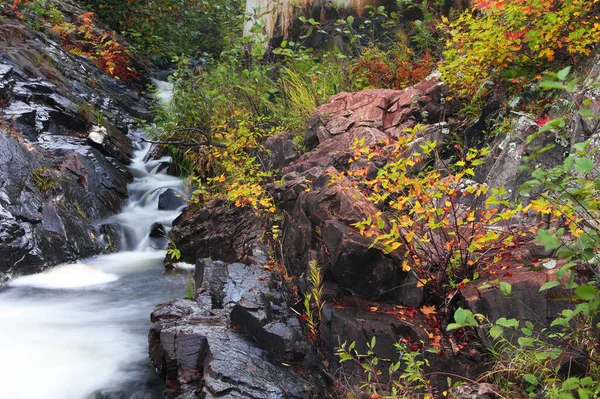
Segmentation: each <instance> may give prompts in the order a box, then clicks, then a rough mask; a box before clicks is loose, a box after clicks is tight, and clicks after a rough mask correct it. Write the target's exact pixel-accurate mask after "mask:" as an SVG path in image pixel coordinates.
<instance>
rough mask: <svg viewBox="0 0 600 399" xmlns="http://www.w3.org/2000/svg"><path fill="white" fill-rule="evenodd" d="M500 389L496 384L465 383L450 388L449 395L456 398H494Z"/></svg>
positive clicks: (497, 395) (497, 396)
mask: <svg viewBox="0 0 600 399" xmlns="http://www.w3.org/2000/svg"><path fill="white" fill-rule="evenodd" d="M499 391H500V390H499V389H498V387H497V386H496V385H493V384H487V383H481V384H467V385H461V386H459V387H454V388H451V389H450V391H449V392H450V396H451V397H453V398H456V399H495V398H499V397H500V395H499V394H498V392H499Z"/></svg>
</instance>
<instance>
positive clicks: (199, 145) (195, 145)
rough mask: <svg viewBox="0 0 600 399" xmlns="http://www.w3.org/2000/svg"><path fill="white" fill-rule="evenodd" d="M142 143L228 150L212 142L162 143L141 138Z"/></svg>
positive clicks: (223, 145)
mask: <svg viewBox="0 0 600 399" xmlns="http://www.w3.org/2000/svg"><path fill="white" fill-rule="evenodd" d="M140 141H141V142H144V143H150V144H171V145H178V146H181V147H202V146H206V147H210V146H213V147H219V148H227V146H226V145H225V144H222V143H214V142H212V141H210V140H207V141H191V142H189V141H161V140H148V139H145V138H143V137H140Z"/></svg>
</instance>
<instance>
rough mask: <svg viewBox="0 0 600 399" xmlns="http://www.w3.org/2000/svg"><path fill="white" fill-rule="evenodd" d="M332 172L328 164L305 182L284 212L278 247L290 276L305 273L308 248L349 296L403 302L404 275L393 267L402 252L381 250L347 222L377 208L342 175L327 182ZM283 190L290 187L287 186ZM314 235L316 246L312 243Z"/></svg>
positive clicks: (370, 214) (412, 300) (414, 300)
mask: <svg viewBox="0 0 600 399" xmlns="http://www.w3.org/2000/svg"><path fill="white" fill-rule="evenodd" d="M336 173H337V171H336V169H334V168H332V167H330V168H328V169H326V170H325V171H324V172H323V173H322V174H320V175H319V176H318V177H317V178H316V179H315V180H314V181H313V183H311V184H308V187H307V189H306V191H302V192H300V194H299V195H298V197H297V199H296V201H295V206H294V210H293V212H292V213H291V214H289V215H288V216H286V219H285V221H284V227H283V230H284V237H283V240H284V241H283V246H284V248H285V249H286V250H285V257H286V264H287V265H288V268H289V269H290V270H291V271H292V273H293V275H295V276H300V275H302V274H306V268H307V265H308V261H309V259H310V257H311V256H312V255H311V251H313V250H314V251H316V255H315V256H316V258H317V259H319V260H320V261H322V264H323V267H324V268H325V269H326V270H328V271H329V272H330V275H331V278H332V280H333V281H334V282H335V283H337V284H338V285H340V286H342V287H344V288H348V289H349V290H351V292H353V293H354V294H355V295H359V296H363V297H366V298H371V299H373V298H379V297H382V296H383V297H388V298H396V299H398V300H400V301H401V303H404V302H402V300H403V299H407V300H408V298H400V296H401V295H402V294H403V293H405V291H403V290H402V289H401V287H402V286H403V285H404V284H405V283H407V281H409V280H407V279H408V275H407V273H405V272H403V271H402V270H401V268H400V267H399V265H400V264H401V261H402V259H403V258H402V257H403V254H402V253H401V252H399V251H397V252H395V253H393V254H389V255H386V254H384V253H383V252H382V251H381V249H380V248H378V247H377V246H372V241H371V240H369V239H368V238H366V237H363V236H361V235H360V234H359V233H358V232H357V231H356V230H355V229H354V228H353V227H351V226H350V225H351V224H352V223H356V222H360V221H363V220H365V219H367V218H369V217H371V218H374V217H375V215H376V214H378V212H379V209H377V207H375V206H374V205H373V204H372V203H371V202H370V201H368V200H367V199H366V198H365V197H364V196H363V195H362V193H361V192H360V191H358V190H357V189H355V188H353V187H352V185H351V183H350V181H349V180H348V179H346V178H341V179H337V180H335V182H333V183H332V182H330V180H331V178H330V175H332V174H336ZM298 180H299V181H300V180H304V179H298ZM288 190H293V187H291V186H288ZM314 231H320V233H319V234H316V233H314ZM316 236H318V238H316ZM315 240H318V241H317V242H319V243H320V246H318V247H313V242H314V241H315ZM408 284H410V282H409V283H408ZM420 298H422V297H421V296H420V295H416V296H413V297H411V298H410V300H408V302H410V304H415V305H419V303H417V302H418V301H420Z"/></svg>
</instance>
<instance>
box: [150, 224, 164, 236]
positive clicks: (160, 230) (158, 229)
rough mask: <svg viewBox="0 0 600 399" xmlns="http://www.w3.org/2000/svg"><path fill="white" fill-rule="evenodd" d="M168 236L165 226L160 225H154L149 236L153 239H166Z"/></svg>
mask: <svg viewBox="0 0 600 399" xmlns="http://www.w3.org/2000/svg"><path fill="white" fill-rule="evenodd" d="M166 235H167V233H166V232H165V226H163V225H162V224H160V223H153V224H152V226H151V227H150V233H149V234H148V236H149V237H151V238H165V236H166Z"/></svg>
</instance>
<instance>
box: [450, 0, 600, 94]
mask: <svg viewBox="0 0 600 399" xmlns="http://www.w3.org/2000/svg"><path fill="white" fill-rule="evenodd" d="M598 12H599V9H598V0H591V1H590V0H568V1H562V0H561V1H557V0H534V1H530V0H507V1H504V0H478V1H475V7H474V8H473V9H472V10H468V11H466V12H464V13H463V14H462V15H460V17H459V18H458V19H457V20H456V21H454V22H452V23H448V21H447V20H445V22H446V26H445V29H447V30H448V31H449V35H448V40H447V42H446V50H445V51H444V57H445V60H444V62H443V63H442V65H441V66H440V71H441V72H442V74H443V79H444V81H446V82H447V83H448V84H449V85H450V86H451V88H452V89H454V91H455V92H456V93H457V94H458V95H459V96H461V97H463V98H466V99H469V98H471V97H473V96H475V97H478V96H481V95H482V94H485V92H486V91H488V89H487V86H486V85H485V83H486V82H490V83H492V82H498V81H502V82H505V83H509V84H510V83H511V82H513V81H515V80H518V78H521V77H529V78H531V77H533V76H535V75H537V74H539V73H541V72H543V71H544V70H546V69H547V68H548V67H549V66H550V65H554V66H556V64H566V63H569V62H572V61H574V60H575V59H576V58H577V57H579V56H586V55H589V54H590V53H591V51H592V49H593V46H594V45H596V44H597V43H598V42H599V41H600V16H599V15H598Z"/></svg>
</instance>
